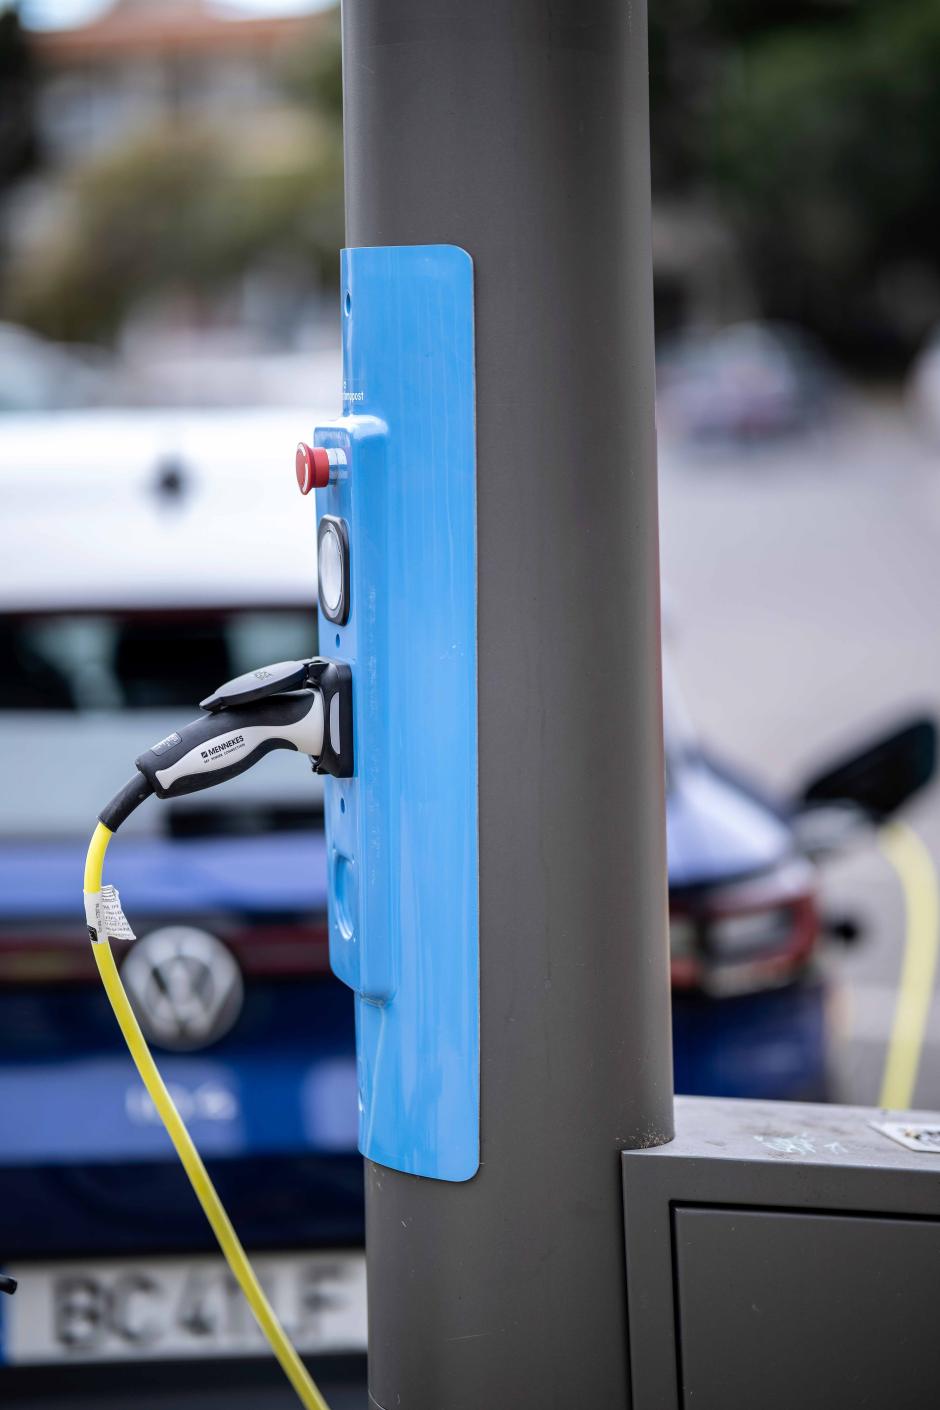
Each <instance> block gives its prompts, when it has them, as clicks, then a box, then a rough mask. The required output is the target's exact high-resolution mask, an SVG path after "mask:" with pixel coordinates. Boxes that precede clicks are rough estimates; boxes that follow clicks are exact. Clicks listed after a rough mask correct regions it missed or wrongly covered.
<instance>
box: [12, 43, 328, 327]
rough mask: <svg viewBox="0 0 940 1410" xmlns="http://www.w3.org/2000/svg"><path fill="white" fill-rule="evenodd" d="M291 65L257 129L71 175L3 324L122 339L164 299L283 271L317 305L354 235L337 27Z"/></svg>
mask: <svg viewBox="0 0 940 1410" xmlns="http://www.w3.org/2000/svg"><path fill="white" fill-rule="evenodd" d="M323 36H324V31H323V29H322V28H321V29H318V30H317V31H316V34H315V35H313V36H312V42H311V45H310V46H309V47H305V48H302V49H300V50H298V51H297V52H295V53H294V54H293V56H292V57H291V59H290V61H289V64H288V66H287V69H286V71H285V73H284V74H283V75H282V78H283V85H282V87H283V94H284V101H283V103H281V104H280V105H278V104H275V105H274V106H273V107H272V109H271V111H270V112H269V113H262V114H260V115H253V116H252V120H251V122H250V124H248V125H247V126H245V127H238V126H236V127H234V129H229V130H220V129H219V127H218V125H214V126H213V125H202V124H200V122H199V121H198V120H197V119H193V118H188V119H186V120H182V119H180V120H178V121H175V122H173V123H171V124H167V125H164V126H161V127H158V128H155V129H153V130H151V131H149V132H147V133H145V134H144V135H143V136H135V137H134V138H132V139H130V140H129V141H128V142H127V143H126V144H125V145H123V146H121V147H120V148H118V149H117V150H116V151H112V152H110V153H109V154H108V155H107V156H106V157H103V158H99V159H96V160H92V161H90V162H87V163H85V164H83V165H80V166H78V167H76V168H73V169H71V170H70V171H68V172H66V174H65V175H64V177H63V183H64V192H65V198H66V199H65V202H64V207H63V208H64V211H65V215H64V218H63V219H62V220H61V222H60V223H59V225H58V226H57V228H56V229H55V230H53V231H50V232H49V234H48V236H47V238H46V239H45V240H44V241H43V242H42V243H41V244H40V245H38V246H34V247H33V248H31V249H30V250H29V252H28V260H27V261H24V262H23V264H22V265H21V266H20V268H19V269H17V270H16V271H15V276H14V277H13V278H11V279H9V280H8V281H7V287H6V289H5V290H4V293H3V296H2V300H0V317H8V318H13V319H15V320H17V321H21V322H23V323H26V324H28V325H29V326H31V327H33V328H36V329H37V330H38V331H40V332H42V333H45V334H46V335H48V336H50V337H54V338H60V339H64V340H72V339H79V340H83V341H92V340H103V339H109V338H111V337H112V336H113V335H114V334H116V333H117V332H118V330H119V329H120V327H121V325H122V323H123V322H124V321H125V319H126V317H127V315H128V313H129V311H131V310H132V309H133V308H134V307H135V306H138V305H143V304H149V303H151V302H152V301H153V300H154V299H159V298H161V297H163V298H166V297H169V298H175V299H176V300H177V301H178V300H179V299H183V300H184V301H186V302H188V303H189V304H190V306H191V307H198V306H200V305H202V306H210V305H211V304H212V302H213V301H216V302H224V301H225V299H226V296H227V295H228V294H230V293H231V291H232V290H233V289H234V288H236V287H237V285H238V283H239V281H241V280H243V279H245V278H247V277H254V276H257V275H259V274H261V275H264V274H270V275H273V276H274V277H275V278H276V279H279V280H280V282H281V284H282V285H284V286H287V287H290V288H291V289H292V290H293V291H294V295H295V300H299V299H300V298H302V297H303V295H304V294H305V293H307V294H315V293H316V291H317V290H318V288H319V287H320V286H322V285H323V284H324V283H328V282H329V281H331V280H335V279H336V278H337V277H338V250H339V247H340V246H341V244H342V237H343V172H342V133H341V120H342V97H341V93H342V81H341V75H340V52H339V30H338V17H337V19H336V21H335V23H334V24H333V26H332V27H331V28H329V29H328V30H327V31H326V36H325V39H324V37H323Z"/></svg>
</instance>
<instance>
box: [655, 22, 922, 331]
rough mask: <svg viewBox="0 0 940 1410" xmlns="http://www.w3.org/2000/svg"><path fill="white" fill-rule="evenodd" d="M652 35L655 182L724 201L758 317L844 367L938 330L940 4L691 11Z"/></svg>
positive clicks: (665, 23)
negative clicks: (820, 336)
mask: <svg viewBox="0 0 940 1410" xmlns="http://www.w3.org/2000/svg"><path fill="white" fill-rule="evenodd" d="M657 27H658V28H659V43H660V46H661V47H660V52H661V56H662V62H663V64H664V66H665V67H664V73H665V75H666V78H665V81H662V80H661V81H660V83H659V87H658V89H657V85H656V84H655V83H654V87H653V95H654V113H653V130H654V133H656V131H657V124H658V123H659V121H660V115H659V110H660V108H663V109H665V111H666V116H665V118H664V121H663V126H662V128H661V130H660V132H659V136H658V137H657V138H654V142H657V143H658V142H665V146H666V150H665V151H662V150H660V148H659V147H658V146H656V147H655V151H656V162H655V163H654V165H655V167H656V169H657V172H658V175H659V177H660V182H661V184H663V185H665V186H667V187H670V186H671V187H672V188H673V189H675V188H676V186H677V184H678V185H679V186H685V187H686V189H697V190H702V189H707V190H710V191H711V192H712V193H713V195H714V194H717V197H718V201H719V204H720V205H721V206H722V207H723V209H724V210H725V211H726V213H727V214H729V215H730V217H731V218H732V220H733V223H734V224H735V226H736V227H737V230H738V232H739V234H740V236H741V239H742V244H743V249H744V251H745V254H746V257H747V258H748V260H749V263H750V264H751V266H752V269H753V271H754V274H755V276H756V280H757V284H758V288H759V291H760V293H761V295H762V299H763V304H764V309H765V311H766V312H767V313H770V314H774V315H777V316H784V317H791V318H799V319H802V320H803V321H805V322H807V323H809V324H810V325H811V326H816V327H817V328H819V329H820V330H821V331H822V332H823V333H824V335H826V336H827V337H828V338H829V339H830V341H832V342H834V343H836V344H841V345H842V346H843V350H847V351H850V352H851V349H852V346H853V344H854V345H857V344H858V340H859V339H866V338H872V337H874V338H876V339H879V340H881V341H882V342H884V340H885V339H886V338H888V339H892V340H893V341H894V344H895V346H896V347H897V346H898V345H899V344H902V343H904V342H905V340H906V341H907V342H908V344H909V343H910V342H911V341H913V340H914V339H916V337H917V336H918V335H919V334H920V333H921V332H923V331H924V330H925V328H926V326H927V325H928V324H929V322H930V321H931V320H932V319H934V318H937V317H938V316H940V244H938V241H937V231H938V229H940V0H831V2H830V3H824V0H816V3H796V0H789V3H786V0H775V3H773V4H770V5H766V4H762V5H759V6H755V5H753V4H751V3H750V0H714V3H713V4H712V5H710V6H709V7H708V9H707V12H706V11H705V10H703V9H702V8H701V7H697V6H696V4H695V0H682V3H681V5H680V6H679V7H678V9H677V7H676V6H675V5H670V6H668V15H667V16H663V15H662V14H660V17H659V20H658V21H657V23H656V25H654V32H655V31H656V29H657ZM655 52H656V51H655V50H654V62H655ZM683 65H684V70H683V67H682V66H683ZM670 66H671V67H670ZM683 79H684V82H682V81H681V80H683ZM674 134H677V135H674ZM905 279H906V280H907V281H908V283H909V284H910V283H912V282H913V284H914V285H916V288H917V290H918V291H919V293H918V295H917V298H916V300H915V303H914V306H911V300H910V299H909V300H908V301H907V302H908V305H909V306H908V307H907V308H904V307H902V303H903V300H899V299H898V297H897V289H898V287H899V284H900V283H903V282H904V280H905ZM932 291H935V292H932ZM918 324H920V325H921V326H917V325H918Z"/></svg>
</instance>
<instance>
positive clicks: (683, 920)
mask: <svg viewBox="0 0 940 1410" xmlns="http://www.w3.org/2000/svg"><path fill="white" fill-rule="evenodd" d="M818 933H819V916H818V912H817V908H816V890H815V873H814V871H813V868H812V867H811V866H810V864H809V863H808V862H806V861H805V860H803V859H802V858H794V859H792V860H791V861H789V862H787V863H786V864H784V865H782V866H780V867H777V868H775V869H774V870H773V871H770V872H766V873H764V874H762V875H761V876H757V877H752V878H749V879H748V880H745V881H741V882H736V883H732V884H729V885H725V886H721V887H700V888H696V889H690V890H689V891H688V892H685V893H682V894H679V895H674V896H673V897H672V899H671V916H670V941H671V946H672V981H673V984H674V986H675V987H676V988H680V989H690V988H700V989H703V990H705V991H706V992H709V993H715V994H730V993H741V992H743V991H746V990H753V989H761V988H767V987H771V986H773V985H775V984H780V983H784V982H785V981H786V980H788V979H790V978H791V977H792V976H793V975H794V973H795V972H796V971H797V970H798V969H799V968H800V967H801V966H802V965H803V964H804V963H805V961H806V959H807V957H808V955H809V954H810V952H811V950H812V948H813V945H814V943H815V941H816V937H817V935H818Z"/></svg>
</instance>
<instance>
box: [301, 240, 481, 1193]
mask: <svg viewBox="0 0 940 1410" xmlns="http://www.w3.org/2000/svg"><path fill="white" fill-rule="evenodd" d="M341 298H342V301H343V319H342V321H343V408H344V415H343V416H342V417H341V418H340V419H339V420H338V421H334V422H331V423H330V424H329V425H327V426H323V427H320V428H319V429H318V430H317V432H316V437H315V440H316V444H317V445H318V446H321V447H325V448H327V449H331V450H334V451H339V452H341V454H340V455H337V456H334V457H333V459H334V461H335V462H336V464H335V466H334V470H333V476H332V478H331V482H330V484H329V486H328V488H326V489H323V490H318V491H317V513H318V515H319V516H320V517H322V516H323V515H324V514H328V515H333V516H335V517H336V518H339V519H342V520H344V521H345V523H346V526H347V530H348V538H349V597H350V602H349V616H348V620H347V621H346V623H345V624H331V623H330V622H329V621H328V620H327V618H326V616H325V614H324V612H323V610H322V606H321V612H320V653H321V655H324V656H331V657H334V658H336V659H339V660H343V661H347V662H349V663H350V665H351V666H352V671H353V709H354V716H355V776H354V777H353V778H350V779H335V778H328V779H327V780H326V799H325V809H326V838H327V850H328V857H329V887H330V957H331V962H332V965H333V969H334V971H335V972H336V974H337V975H338V976H339V977H340V979H342V980H343V981H344V982H345V983H346V984H348V985H349V986H350V987H351V988H352V989H354V990H355V993H356V1021H357V1032H356V1036H357V1047H358V1076H359V1103H360V1112H359V1148H360V1150H361V1151H362V1153H363V1155H365V1156H367V1157H368V1158H369V1159H370V1160H374V1161H377V1162H378V1163H380V1164H382V1165H387V1166H390V1167H391V1168H393V1169H395V1170H403V1171H407V1172H410V1173H411V1174H414V1175H424V1176H430V1177H433V1178H436V1179H439V1180H468V1179H469V1178H470V1177H471V1176H472V1175H474V1174H475V1172H476V1170H477V1168H478V1166H479V1159H480V1156H479V1146H480V1039H479V899H478V891H479V887H478V871H479V863H478V824H477V658H476V641H477V620H476V452H475V424H474V423H475V396H474V360H473V265H472V262H471V260H470V256H469V255H468V254H467V253H466V251H464V250H461V249H458V248H457V247H456V246H452V245H426V246H405V247H395V248H387V249H355V250H345V251H344V252H343V257H342V283H341Z"/></svg>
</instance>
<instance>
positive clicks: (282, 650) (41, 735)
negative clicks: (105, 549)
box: [0, 607, 320, 839]
mask: <svg viewBox="0 0 940 1410" xmlns="http://www.w3.org/2000/svg"><path fill="white" fill-rule="evenodd" d="M316 650H317V628H316V614H315V612H314V611H313V610H312V609H311V608H296V607H290V608H283V609H272V608H263V609H261V608H259V609H257V610H238V611H234V610H231V611H225V610H208V609H203V608H199V609H196V610H191V611H190V610H186V611H160V612H156V611H131V610H126V611H124V610H114V611H105V612H89V613H84V612H66V611H58V612H42V613H31V614H25V613H15V614H13V613H7V614H0V652H2V655H0V660H2V662H3V668H2V669H0V777H2V778H3V779H4V787H3V789H0V835H2V836H7V837H16V838H22V839H27V838H29V839H53V838H63V837H69V838H73V837H76V836H78V837H83V836H84V835H85V834H86V833H87V831H88V827H89V825H90V823H91V822H92V821H93V820H94V817H95V814H96V812H97V811H98V809H99V808H100V807H101V806H102V804H103V803H104V802H106V801H107V799H108V798H109V797H110V796H111V794H112V793H114V792H115V791H116V789H117V788H118V787H120V785H121V784H122V783H123V782H124V781H125V780H126V779H127V778H129V777H130V774H131V772H132V770H133V764H134V759H135V758H136V757H137V756H138V754H140V753H141V752H142V750H144V749H146V748H147V747H148V745H150V744H152V743H153V742H154V741H155V740H157V739H161V738H162V737H163V736H164V735H166V734H169V733H170V731H171V730H173V729H176V728H177V727H178V725H179V724H180V723H181V722H185V721H186V720H191V719H193V718H194V717H195V716H196V715H197V714H198V713H199V701H200V700H203V699H204V698H205V697H206V695H208V694H209V693H210V692H211V691H213V690H214V689H215V688H216V687H217V686H219V685H221V684H222V682H223V681H226V680H230V679H231V678H232V677H233V676H237V675H240V674H241V673H242V672H244V671H249V670H253V669H254V668H255V667H257V666H259V665H263V664H265V663H266V662H270V661H285V660H297V659H301V658H305V657H308V656H315V655H316ZM319 796H320V789H319V784H318V783H317V782H316V781H315V780H314V778H313V776H312V775H311V773H310V771H309V770H307V769H299V768H298V767H297V762H296V758H294V759H291V758H289V757H288V755H287V754H286V753H280V752H275V753H274V754H272V755H270V756H269V757H268V758H266V759H264V760H263V762H262V766H261V767H260V768H258V769H252V770H251V771H250V772H249V773H247V774H244V775H242V776H240V777H239V778H237V779H233V780H232V781H231V783H230V784H229V785H228V786H227V787H226V790H225V797H224V799H216V798H214V796H211V795H205V796H204V795H202V794H196V795H193V797H192V798H181V799H178V800H176V801H175V802H174V803H173V804H171V805H166V806H164V807H161V808H150V809H148V808H141V809H140V810H139V812H138V813H136V814H135V815H134V817H133V818H131V819H130V822H129V824H128V830H129V831H135V832H152V833H153V832H162V831H165V830H166V829H167V828H176V827H177V826H180V827H182V826H183V825H184V824H185V825H187V826H191V825H192V822H193V819H196V818H197V815H198V816H201V815H202V814H203V813H206V814H207V819H208V820H207V821H206V822H205V824H204V827H205V830H209V831H212V830H216V829H218V828H219V827H221V826H222V823H223V822H224V823H225V826H226V827H228V826H229V825H230V824H231V825H232V826H235V824H236V823H237V824H238V825H241V823H240V818H241V814H242V813H243V812H244V813H246V815H247V811H250V810H254V811H253V813H252V816H253V822H252V826H253V827H254V828H255V830H256V831H258V830H264V828H265V827H268V826H269V825H270V824H269V822H266V821H261V822H259V817H260V816H261V815H260V814H258V812H257V810H258V809H259V808H260V809H262V810H264V809H268V808H271V807H277V808H279V809H281V810H284V809H287V810H288V811H290V810H291V809H293V810H294V811H296V812H297V814H298V818H299V819H300V820H303V819H306V820H307V825H310V818H311V816H312V813H311V810H312V809H315V807H316V805H317V800H318V798H319ZM207 799H208V802H207V801H206V800H207ZM207 810H208V812H207ZM209 813H211V814H212V816H211V817H208V814H209ZM266 816H267V815H266V814H265V815H264V817H265V818H266ZM187 819H189V822H188V823H187V821H186V820H187ZM288 823H290V819H288ZM285 825H287V824H285ZM290 825H293V823H290Z"/></svg>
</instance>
